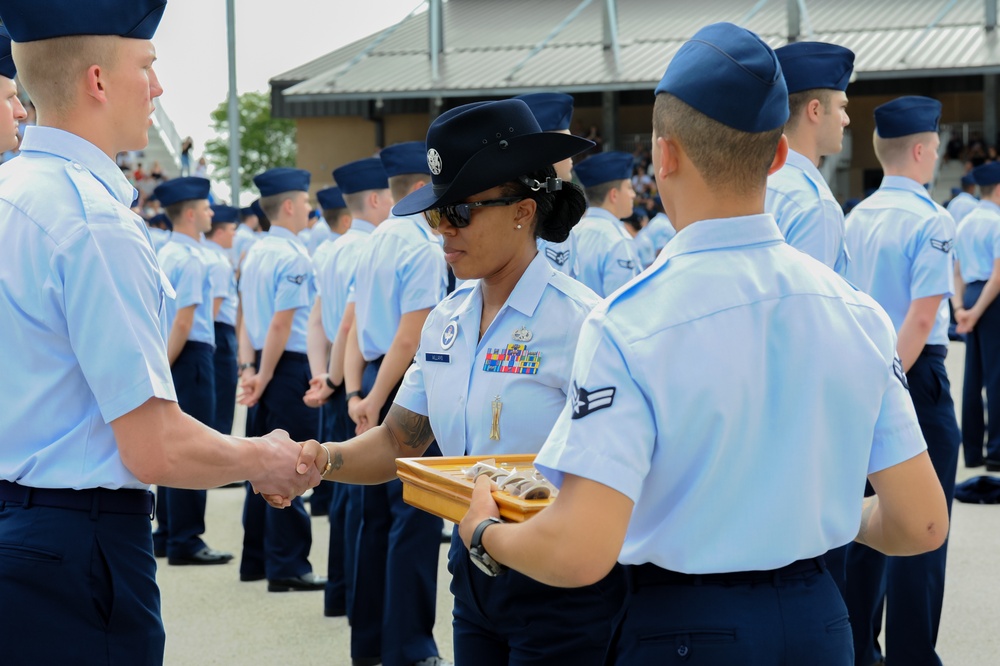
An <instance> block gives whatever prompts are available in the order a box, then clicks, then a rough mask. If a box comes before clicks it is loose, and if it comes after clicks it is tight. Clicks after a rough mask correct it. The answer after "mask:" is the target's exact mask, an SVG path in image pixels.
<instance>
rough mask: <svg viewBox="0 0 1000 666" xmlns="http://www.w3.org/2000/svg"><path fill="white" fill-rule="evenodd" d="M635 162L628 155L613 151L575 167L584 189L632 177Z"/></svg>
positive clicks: (593, 157) (591, 157)
mask: <svg viewBox="0 0 1000 666" xmlns="http://www.w3.org/2000/svg"><path fill="white" fill-rule="evenodd" d="M633 164H634V161H633V159H632V156H631V155H630V154H628V153H623V152H621V151H617V150H612V151H609V152H606V153H598V154H596V155H592V156H590V157H588V158H587V159H585V160H583V161H582V162H580V163H579V164H576V165H574V166H573V171H574V173H576V177H577V178H578V179H579V180H580V184H581V185H583V186H584V187H594V186H595V185H600V184H601V183H610V182H611V181H614V180H625V179H626V178H631V177H632V165H633Z"/></svg>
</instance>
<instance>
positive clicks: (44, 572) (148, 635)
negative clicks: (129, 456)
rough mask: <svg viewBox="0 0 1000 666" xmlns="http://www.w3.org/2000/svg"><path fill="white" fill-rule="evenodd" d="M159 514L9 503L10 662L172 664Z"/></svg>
mask: <svg viewBox="0 0 1000 666" xmlns="http://www.w3.org/2000/svg"><path fill="white" fill-rule="evenodd" d="M60 492H62V493H73V492H74V491H69V490H64V491H60ZM86 492H87V491H84V493H86ZM104 492H105V493H108V492H113V493H119V492H121V491H104ZM125 492H127V493H142V491H125ZM145 495H147V496H148V493H145ZM151 506H152V502H151V500H148V499H147V504H146V508H145V512H146V513H145V514H143V513H141V512H137V513H132V514H124V513H111V512H106V511H103V510H101V503H100V501H98V502H97V503H94V504H91V507H92V508H91V509H90V510H72V509H64V508H51V507H47V506H41V505H40V504H38V503H32V502H31V500H29V501H28V503H26V504H25V503H14V502H3V501H0V590H3V598H2V602H0V662H2V663H4V664H107V665H121V666H133V665H136V664H149V665H151V666H152V665H157V666H158V665H159V664H162V663H163V644H164V631H163V623H162V621H161V619H160V590H159V588H157V586H156V560H154V559H153V550H152V548H153V541H152V538H151V537H150V518H149V510H150V508H151ZM140 511H141V509H140Z"/></svg>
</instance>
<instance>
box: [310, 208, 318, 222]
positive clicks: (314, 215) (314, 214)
mask: <svg viewBox="0 0 1000 666" xmlns="http://www.w3.org/2000/svg"><path fill="white" fill-rule="evenodd" d="M318 218H319V211H318V210H316V209H315V208H311V209H309V219H310V220H315V219H318Z"/></svg>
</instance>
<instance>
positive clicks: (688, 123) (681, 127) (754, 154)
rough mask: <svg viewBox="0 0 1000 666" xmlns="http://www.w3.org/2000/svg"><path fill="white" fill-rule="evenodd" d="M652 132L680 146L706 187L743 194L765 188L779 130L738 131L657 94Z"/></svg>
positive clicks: (668, 97) (667, 95)
mask: <svg viewBox="0 0 1000 666" xmlns="http://www.w3.org/2000/svg"><path fill="white" fill-rule="evenodd" d="M653 129H654V130H655V131H656V135H657V136H658V137H666V136H668V135H669V136H671V137H673V138H674V139H675V140H676V141H677V142H678V143H679V144H680V145H681V147H682V148H683V149H684V152H685V153H686V154H687V156H688V159H690V160H691V162H692V164H694V166H695V168H696V169H698V172H699V173H700V174H701V177H702V178H703V179H704V181H705V183H706V184H707V185H709V186H710V187H712V188H713V189H714V190H717V191H719V192H727V193H733V194H739V195H744V194H751V193H754V192H757V191H758V190H761V191H762V190H763V188H764V187H765V185H766V183H767V172H768V171H769V170H770V168H771V164H772V163H773V162H774V155H775V152H776V151H777V148H778V142H779V141H780V140H781V133H782V129H783V128H781V127H779V128H777V129H773V130H768V131H766V132H742V131H740V130H737V129H733V128H732V127H728V126H727V125H723V124H722V123H720V122H719V121H717V120H713V119H712V118H709V117H708V116H706V115H705V114H704V113H702V112H701V111H697V110H695V109H694V108H693V107H691V106H689V105H688V104H686V103H684V102H682V101H681V100H680V99H678V98H677V97H674V96H673V95H671V94H669V93H660V94H659V95H657V96H656V102H655V103H654V104H653Z"/></svg>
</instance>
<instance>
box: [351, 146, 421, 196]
mask: <svg viewBox="0 0 1000 666" xmlns="http://www.w3.org/2000/svg"><path fill="white" fill-rule="evenodd" d="M378 157H379V159H380V160H381V161H382V168H383V169H385V175H386V177H387V178H392V177H393V176H401V175H403V174H404V173H425V174H427V175H428V176H429V175H430V174H431V168H430V167H429V166H427V146H426V145H424V142H423V141H406V142H404V143H397V144H394V145H391V146H389V147H387V148H383V149H382V151H381V152H380V153H379V154H378ZM334 177H335V178H336V176H334ZM337 182H338V183H339V182H340V181H339V180H338V181H337ZM369 189H379V188H375V187H373V188H369Z"/></svg>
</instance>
